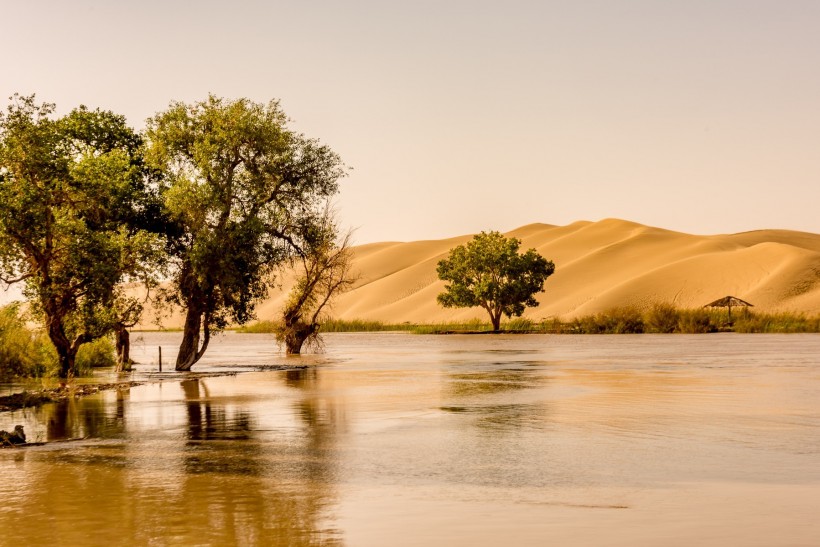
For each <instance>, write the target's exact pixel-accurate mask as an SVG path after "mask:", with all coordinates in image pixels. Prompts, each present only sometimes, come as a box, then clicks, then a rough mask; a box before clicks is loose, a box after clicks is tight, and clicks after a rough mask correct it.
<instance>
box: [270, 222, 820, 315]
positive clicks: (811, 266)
mask: <svg viewBox="0 0 820 547" xmlns="http://www.w3.org/2000/svg"><path fill="white" fill-rule="evenodd" d="M507 235H510V236H515V237H518V238H520V239H521V240H522V248H524V249H529V248H535V249H536V250H537V251H538V252H539V253H541V254H542V255H544V256H545V257H547V258H549V259H550V260H552V261H554V262H555V265H556V272H555V274H554V275H553V276H552V277H550V278H549V279H548V280H547V282H546V285H545V287H544V288H545V292H544V293H542V294H541V295H539V297H538V300H539V302H540V306H539V307H537V308H532V309H530V310H528V312H527V314H526V316H527V317H530V318H532V319H541V318H545V317H561V318H565V319H566V318H571V317H574V316H577V315H583V314H587V313H595V312H599V311H603V310H605V309H607V308H612V307H616V306H638V307H642V308H643V307H648V306H651V305H652V304H653V303H656V302H668V303H673V304H675V305H678V306H681V307H698V306H702V305H703V304H705V303H707V302H710V301H712V300H715V299H717V298H720V297H722V296H726V295H728V294H731V295H734V296H738V297H740V298H743V299H744V300H748V301H750V302H752V303H753V304H755V306H756V309H758V310H760V311H772V312H775V311H798V312H806V313H809V314H817V313H820V235H819V234H810V233H803V232H792V231H787V230H758V231H753V232H744V233H740V234H727V235H713V236H698V235H691V234H684V233H680V232H673V231H670V230H664V229H660V228H653V227H650V226H644V225H641V224H636V223H634V222H628V221H624V220H617V219H606V220H601V221H599V222H587V221H580V222H575V223H573V224H570V225H567V226H552V225H548V224H530V225H527V226H522V227H521V228H518V229H516V230H512V231H511V232H508V233H507ZM470 237H471V236H461V237H455V238H450V239H443V240H436V241H416V242H412V243H395V242H394V243H375V244H370V245H363V246H361V247H357V248H356V262H355V269H356V270H357V271H358V272H359V275H360V280H359V282H358V283H357V285H356V287H355V288H354V290H352V291H351V292H349V293H347V294H345V295H343V296H342V297H341V298H339V299H338V300H337V302H336V305H335V307H334V315H335V316H336V317H339V318H343V319H354V318H355V319H378V320H382V321H389V322H403V321H410V322H418V321H420V322H437V321H447V320H462V319H469V318H472V317H479V318H482V319H483V318H484V317H483V314H484V312H483V311H482V310H480V309H470V310H447V309H444V308H442V307H440V306H439V305H438V304H436V295H437V294H438V293H439V292H441V290H442V288H443V283H442V282H441V281H439V280H438V279H437V277H436V271H435V270H436V263H437V262H438V261H439V260H441V259H442V258H444V257H445V256H446V255H447V253H448V252H449V250H450V249H451V248H452V247H453V246H455V245H459V244H461V243H464V242H465V241H467V240H469V239H470ZM282 300H283V296H282V295H281V294H274V295H272V297H271V298H270V299H269V300H268V301H266V302H265V303H263V304H262V305H261V306H260V307H259V317H260V318H266V317H274V316H275V315H276V310H277V309H278V308H279V307H280V306H281V303H282Z"/></svg>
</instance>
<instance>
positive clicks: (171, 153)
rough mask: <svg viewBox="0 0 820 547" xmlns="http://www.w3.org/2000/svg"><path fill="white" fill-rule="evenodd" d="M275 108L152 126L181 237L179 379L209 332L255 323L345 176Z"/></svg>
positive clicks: (225, 110) (212, 103)
mask: <svg viewBox="0 0 820 547" xmlns="http://www.w3.org/2000/svg"><path fill="white" fill-rule="evenodd" d="M287 121H288V120H287V117H286V116H285V114H284V113H283V112H282V110H281V108H280V107H279V104H278V102H275V101H273V102H270V103H268V104H259V103H255V102H252V101H250V100H247V99H239V100H225V99H222V98H218V97H214V96H210V97H209V98H208V99H207V100H205V101H202V102H197V103H194V104H185V103H172V104H171V106H170V107H169V108H168V110H166V111H165V112H162V113H159V114H157V115H156V116H155V117H153V118H151V119H150V120H148V128H147V133H146V134H147V138H148V140H149V142H150V153H149V156H150V158H151V161H152V162H153V165H155V166H156V167H157V168H159V169H162V170H163V171H164V172H165V173H166V176H167V180H168V187H167V190H166V191H165V208H166V213H167V215H168V217H169V218H170V220H171V222H172V223H173V225H174V230H175V233H176V237H175V238H174V239H173V242H172V245H171V247H170V251H171V254H172V257H173V258H172V262H173V268H174V270H173V271H174V273H173V283H172V284H173V287H172V289H173V290H172V291H171V293H170V296H169V300H170V301H171V302H173V303H176V304H179V305H181V306H182V308H183V309H184V313H185V323H184V330H183V336H182V342H181V344H180V348H179V353H178V356H177V362H176V369H177V370H190V368H191V367H192V366H193V365H194V363H196V362H197V361H198V360H199V359H200V358H201V357H202V355H203V354H204V353H205V351H206V349H207V347H208V342H209V340H210V337H211V333H212V331H215V330H219V329H221V328H224V327H225V326H227V324H228V323H230V322H233V323H238V324H242V323H245V322H247V321H248V320H250V319H251V318H252V317H253V311H254V306H255V304H256V302H257V301H258V300H259V299H260V298H262V297H264V296H265V295H266V294H267V291H268V288H269V286H270V284H271V282H272V272H273V269H274V268H275V267H276V266H278V265H280V264H281V263H282V262H283V261H284V260H286V259H287V258H288V257H289V256H291V255H292V253H293V251H294V249H295V247H296V242H295V239H294V237H295V234H296V230H297V228H298V227H300V226H302V225H303V224H304V222H305V219H306V218H312V217H315V216H316V210H317V209H320V208H321V206H322V204H323V203H324V202H325V201H326V200H327V199H328V197H329V196H331V195H333V194H335V193H336V191H337V188H338V179H339V178H340V177H341V176H342V175H343V174H344V168H343V165H342V163H341V160H340V159H339V157H338V156H337V155H336V154H335V153H334V152H333V151H331V150H330V149H329V148H328V147H326V146H323V145H321V144H319V143H318V142H317V141H315V140H311V139H308V138H305V137H304V136H303V135H301V134H298V133H296V132H294V131H292V130H290V129H288V127H287Z"/></svg>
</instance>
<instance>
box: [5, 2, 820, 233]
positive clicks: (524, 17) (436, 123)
mask: <svg viewBox="0 0 820 547" xmlns="http://www.w3.org/2000/svg"><path fill="white" fill-rule="evenodd" d="M0 19H2V27H3V30H2V33H0V51H2V56H0V97H2V98H3V99H5V97H8V96H10V95H11V94H12V93H14V92H20V93H24V94H29V93H37V95H38V97H39V98H40V99H41V100H47V101H49V102H56V103H57V106H58V110H59V111H60V112H66V111H68V110H69V109H71V108H73V107H74V106H76V105H78V104H80V103H84V104H87V105H88V106H91V107H103V108H107V109H111V110H114V111H116V112H119V113H122V114H124V115H125V116H126V117H127V118H128V120H129V122H130V123H131V124H132V125H134V126H135V127H137V128H141V127H142V126H143V123H144V120H145V118H147V117H149V116H151V115H152V114H154V113H155V112H157V111H159V110H162V109H163V108H165V107H166V106H167V105H168V103H169V101H170V100H172V99H174V100H183V101H194V100H199V99H203V98H205V97H206V96H207V94H208V93H209V92H213V93H215V94H217V95H221V96H225V97H231V98H236V97H249V98H251V99H253V100H256V101H267V100H269V99H272V98H278V99H280V100H281V102H282V106H283V108H284V110H285V112H287V113H288V115H289V116H290V117H291V118H292V119H293V127H294V128H295V129H297V130H299V131H302V132H304V133H305V134H307V135H309V136H311V137H317V138H319V139H320V140H322V141H323V142H325V143H326V144H328V145H330V146H331V147H332V148H333V149H334V150H336V151H337V152H338V153H339V154H341V156H342V157H343V159H344V160H345V162H346V163H347V164H348V165H350V166H351V167H353V169H354V170H353V171H352V173H351V175H350V176H349V177H348V178H346V179H345V180H344V182H343V184H342V191H341V195H340V197H339V199H338V205H339V209H340V212H341V214H342V219H343V222H344V223H346V224H348V225H351V226H355V227H358V231H357V233H356V241H357V242H358V243H365V242H371V241H383V240H416V239H432V238H441V237H449V236H454V235H460V234H465V233H472V232H476V231H479V230H482V229H484V230H489V229H498V230H509V229H512V228H515V227H518V226H520V225H523V224H527V223H530V222H546V223H551V224H567V223H570V222H572V221H575V220H581V219H585V220H598V219H601V218H606V217H619V218H625V219H629V220H634V221H637V222H641V223H645V224H650V225H655V226H661V227H665V228H670V229H676V230H682V231H687V232H692V233H700V234H704V233H725V232H736V231H743V230H749V229H755V228H789V229H797V230H807V231H812V232H820V214H819V213H818V207H820V1H817V0H811V1H789V0H779V1H755V0H737V1H721V0H706V1H698V0H680V1H662V0H655V1H650V0H642V1H639V0H633V1H619V0H599V1H583V0H568V1H547V0H544V1H514V0H513V1H510V0H506V1H504V2H502V1H496V2H485V1H445V0H438V1H409V0H408V1H394V2H391V1H385V0H382V1H349V2H344V1H326V2H322V1H304V0H303V1H299V2H297V1H294V2H275V1H267V2H263V1H258V2H252V1H232V2H227V1H225V2H215V1H198V2H193V1H191V2H181V1H179V2H173V1H139V2H114V1H110V0H109V1H72V2H69V1H65V0H61V1H57V0H55V1H51V2H46V1H35V0H27V1H25V2H22V1H19V0H16V1H7V0H0ZM3 104H4V105H5V101H4V103H3Z"/></svg>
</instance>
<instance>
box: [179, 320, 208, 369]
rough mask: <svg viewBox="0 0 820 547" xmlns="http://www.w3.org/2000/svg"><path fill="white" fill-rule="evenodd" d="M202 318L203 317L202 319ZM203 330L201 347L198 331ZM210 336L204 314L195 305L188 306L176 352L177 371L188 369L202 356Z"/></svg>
mask: <svg viewBox="0 0 820 547" xmlns="http://www.w3.org/2000/svg"><path fill="white" fill-rule="evenodd" d="M203 318H204V319H205V320H204V321H203ZM200 328H202V330H203V331H204V336H203V338H202V347H201V348H200V347H199V331H200ZM210 338H211V331H210V325H209V324H208V318H207V317H206V314H205V313H204V312H202V311H201V310H199V309H198V308H195V307H189V308H188V311H187V312H186V314H185V327H184V329H183V331H182V343H181V344H180V345H179V354H177V363H176V367H175V369H176V370H177V371H182V372H185V371H189V370H191V367H192V366H194V364H195V363H196V362H197V361H199V360H200V359H201V358H202V355H203V354H204V353H205V349H206V348H207V347H208V342H209V341H210Z"/></svg>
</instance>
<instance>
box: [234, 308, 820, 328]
mask: <svg viewBox="0 0 820 547" xmlns="http://www.w3.org/2000/svg"><path fill="white" fill-rule="evenodd" d="M275 326H276V324H275V323H274V322H273V321H260V322H257V323H254V324H252V325H248V326H245V327H242V328H240V329H238V332H250V333H271V332H274V330H275ZM502 330H504V331H506V332H515V333H541V334H641V333H682V334H701V333H709V332H721V331H732V332H744V333H818V332H820V316H817V317H808V316H806V315H803V314H789V313H779V314H767V313H755V312H752V311H743V310H739V311H738V310H736V311H735V312H734V313H733V315H732V324H731V325H729V324H728V320H727V313H726V310H722V309H714V310H713V309H704V308H695V309H679V308H675V307H673V306H668V305H657V306H654V307H652V308H651V309H649V310H643V311H642V310H638V309H637V308H613V309H610V310H607V311H604V312H601V313H597V314H591V315H585V316H583V317H578V318H576V319H571V320H567V321H561V320H559V319H545V320H542V321H532V320H530V319H525V318H515V319H512V320H510V321H507V322H505V323H503V324H502ZM387 331H400V332H410V333H413V334H442V333H459V332H470V333H475V332H491V331H492V326H491V325H490V323H489V322H486V321H480V320H477V319H475V320H472V321H464V322H446V323H385V322H381V321H362V320H352V321H345V320H340V319H334V320H331V321H327V322H326V323H323V324H322V329H321V332H387Z"/></svg>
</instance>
